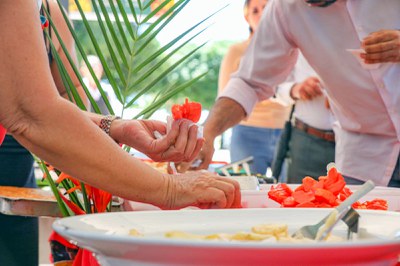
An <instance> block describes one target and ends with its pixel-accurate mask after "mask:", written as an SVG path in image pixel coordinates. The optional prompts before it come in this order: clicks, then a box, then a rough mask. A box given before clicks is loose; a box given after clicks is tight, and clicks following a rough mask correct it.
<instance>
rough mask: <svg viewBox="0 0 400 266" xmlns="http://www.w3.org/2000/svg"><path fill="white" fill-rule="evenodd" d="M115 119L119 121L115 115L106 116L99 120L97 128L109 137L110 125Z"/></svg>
mask: <svg viewBox="0 0 400 266" xmlns="http://www.w3.org/2000/svg"><path fill="white" fill-rule="evenodd" d="M116 119H121V117H119V116H115V115H107V116H105V117H103V118H102V119H101V120H100V125H99V127H100V128H101V130H103V131H104V132H106V134H107V135H109V136H110V128H111V123H112V122H113V121H114V120H116Z"/></svg>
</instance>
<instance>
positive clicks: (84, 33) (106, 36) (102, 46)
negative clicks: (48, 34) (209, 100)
mask: <svg viewBox="0 0 400 266" xmlns="http://www.w3.org/2000/svg"><path fill="white" fill-rule="evenodd" d="M57 2H58V4H59V6H60V7H61V3H60V0H57ZM153 2H154V0H147V1H139V0H137V1H133V0H125V1H113V0H112V1H109V0H93V1H92V7H93V10H94V12H95V14H96V18H97V20H96V21H89V20H88V19H87V17H86V14H85V13H84V12H83V10H82V8H81V6H80V3H79V1H78V0H75V3H76V5H77V7H78V10H79V13H80V15H81V17H82V24H81V25H78V24H76V25H75V27H76V29H73V27H72V25H71V23H70V21H69V19H68V16H67V14H66V13H65V12H64V14H63V15H64V18H65V21H66V23H67V24H68V26H69V28H70V31H71V33H72V35H73V37H74V40H75V43H76V46H77V51H78V52H79V53H78V55H79V57H80V58H82V60H83V61H84V62H85V64H86V65H87V66H88V68H89V71H90V72H91V75H92V76H93V79H94V81H95V83H96V85H97V87H98V88H99V91H100V92H101V95H102V97H103V99H104V101H105V103H106V105H107V107H108V109H109V111H110V113H112V114H113V113H114V111H113V110H112V107H111V105H110V103H109V101H108V99H107V96H106V94H105V92H104V90H103V88H102V87H101V84H100V82H99V80H98V78H97V77H96V76H95V74H94V71H93V69H92V68H91V66H90V64H89V62H88V60H87V55H88V53H90V54H95V55H97V56H98V57H99V59H100V61H101V63H102V65H103V68H104V72H105V76H106V79H107V80H108V81H109V83H110V85H111V87H112V88H113V90H114V92H115V94H116V97H117V98H118V100H119V101H120V102H121V103H122V105H123V107H124V108H130V107H133V106H135V104H137V102H138V100H139V99H140V98H141V97H142V96H145V95H153V100H152V102H151V103H150V105H151V106H145V107H144V108H143V110H148V113H145V112H142V113H141V116H140V117H148V116H149V115H151V113H152V112H154V110H155V109H154V107H157V108H160V107H162V106H163V105H164V104H165V102H167V101H168V100H169V99H170V98H171V97H173V96H174V95H176V94H177V93H179V92H182V91H184V90H185V89H187V88H188V87H189V86H192V84H193V82H191V81H193V80H198V79H199V77H202V76H204V75H203V74H204V72H200V71H196V73H195V74H194V75H193V74H191V77H190V78H191V80H188V79H185V80H177V82H174V83H171V82H170V81H169V80H168V79H167V78H168V76H169V75H171V73H173V72H174V71H176V69H177V68H179V67H180V66H181V65H183V64H184V63H185V64H186V62H187V60H188V59H189V58H190V57H191V56H193V55H194V54H195V53H196V51H197V50H198V49H199V48H200V47H201V46H200V47H192V49H188V48H187V47H188V44H190V42H191V40H192V39H193V38H195V37H197V36H198V35H199V34H201V33H202V31H203V30H204V29H202V28H201V25H202V23H203V22H204V21H206V20H207V19H209V18H210V17H211V16H213V15H214V14H212V15H210V16H209V17H207V18H205V19H204V20H202V21H200V22H198V23H196V24H194V25H189V26H188V29H187V30H186V31H185V32H183V33H182V34H180V35H179V36H177V37H174V38H173V39H171V40H170V42H168V43H166V44H163V45H160V44H159V43H158V42H157V39H156V37H157V35H158V33H159V32H161V31H162V30H163V29H164V28H165V27H166V26H167V25H168V24H169V23H170V22H171V21H172V20H173V19H174V17H175V16H176V15H177V14H179V12H181V11H182V10H183V8H184V7H185V6H186V5H187V4H188V3H189V2H190V0H177V1H172V0H164V1H162V2H161V4H160V5H159V7H157V8H155V9H154V10H152V11H151V10H150V12H149V6H150V5H151V4H152V3H153ZM171 3H173V5H171V6H170V7H169V8H168V9H167V10H166V12H165V13H163V14H161V15H157V14H158V13H159V11H160V10H161V9H163V8H164V7H166V6H167V5H169V4H171ZM130 16H131V17H132V18H133V19H129V18H130ZM50 25H51V27H53V28H54V24H53V23H52V21H51V19H50ZM77 32H79V35H78V34H77ZM55 33H56V29H55ZM56 35H57V33H56ZM59 41H60V43H61V45H62V46H63V42H62V39H61V38H59ZM88 43H89V44H90V45H87V44H88ZM63 50H64V52H65V53H66V54H68V51H66V50H65V49H63ZM54 57H55V60H56V61H57V62H58V65H59V68H60V72H61V74H62V78H63V81H64V84H65V85H66V88H67V91H68V93H69V95H70V97H71V99H72V98H73V99H74V100H75V101H76V102H77V103H79V99H78V98H79V95H78V94H77V92H76V88H74V86H72V82H71V78H70V77H69V75H68V73H66V71H65V67H64V66H63V65H62V62H61V61H60V60H59V58H58V57H57V55H55V56H54ZM70 62H72V60H70ZM71 64H73V63H71ZM74 70H75V75H77V76H78V78H80V81H81V84H82V86H83V88H84V90H85V91H86V93H87V96H88V98H89V101H90V102H91V105H92V106H94V111H95V112H99V108H98V107H97V105H96V103H95V102H94V100H93V98H92V97H91V95H90V94H89V92H88V89H87V88H86V85H85V84H84V83H83V81H82V78H81V77H80V73H79V71H78V70H77V68H76V66H75V68H74ZM166 96H168V97H166ZM80 102H81V101H80ZM78 106H79V107H81V108H82V109H84V106H82V104H78ZM136 118H138V117H136Z"/></svg>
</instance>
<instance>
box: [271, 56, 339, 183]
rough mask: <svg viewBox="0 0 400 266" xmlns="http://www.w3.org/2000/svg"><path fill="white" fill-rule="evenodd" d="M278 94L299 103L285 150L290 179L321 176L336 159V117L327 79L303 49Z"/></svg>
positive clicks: (296, 180) (278, 88)
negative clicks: (317, 69) (325, 86)
mask: <svg viewBox="0 0 400 266" xmlns="http://www.w3.org/2000/svg"><path fill="white" fill-rule="evenodd" d="M275 95H276V97H277V98H278V99H279V100H281V101H283V102H285V103H287V104H295V108H294V112H293V119H292V121H291V123H292V129H291V132H290V137H289V142H288V144H289V145H288V148H289V149H288V151H287V154H285V155H286V156H285V157H286V160H285V162H286V163H285V164H284V165H285V166H286V167H287V171H286V173H287V183H301V182H302V179H303V178H304V177H305V176H311V177H313V178H315V179H318V177H319V176H322V175H326V166H327V164H328V163H330V162H334V161H335V134H334V132H333V129H332V127H333V123H334V121H335V118H334V116H333V113H332V111H331V110H330V108H329V104H328V103H329V102H328V98H327V96H326V94H325V93H324V86H323V82H322V81H321V80H320V78H319V77H318V75H317V73H315V71H314V70H313V69H312V68H311V66H310V65H309V64H308V62H307V60H306V59H305V58H304V56H303V55H302V54H301V53H300V54H299V57H298V59H297V62H296V65H295V67H294V69H293V71H292V73H291V74H290V76H289V78H288V79H287V80H286V82H284V83H282V84H280V85H279V86H278V87H277V90H276V94H275ZM277 157H279V156H277ZM276 159H277V158H276ZM274 163H281V164H282V163H283V161H281V162H274ZM273 169H276V167H273ZM277 174H278V176H279V173H277ZM273 175H274V176H276V173H274V172H273Z"/></svg>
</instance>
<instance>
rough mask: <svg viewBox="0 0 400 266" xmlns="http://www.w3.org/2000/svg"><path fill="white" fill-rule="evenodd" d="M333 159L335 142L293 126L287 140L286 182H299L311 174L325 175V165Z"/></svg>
mask: <svg viewBox="0 0 400 266" xmlns="http://www.w3.org/2000/svg"><path fill="white" fill-rule="evenodd" d="M334 161H335V143H334V142H330V141H326V140H323V139H321V138H318V137H315V136H312V135H309V134H307V133H306V132H304V131H301V130H299V129H297V128H295V127H293V128H292V134H291V137H290V142H289V152H288V158H287V159H286V162H287V167H288V170H287V176H288V179H287V182H288V183H301V182H302V180H303V178H304V177H306V176H311V177H313V178H315V179H317V178H318V177H319V176H322V175H326V165H327V164H328V163H330V162H334Z"/></svg>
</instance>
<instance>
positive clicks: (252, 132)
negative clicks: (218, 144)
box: [230, 125, 282, 175]
mask: <svg viewBox="0 0 400 266" xmlns="http://www.w3.org/2000/svg"><path fill="white" fill-rule="evenodd" d="M281 132H282V130H281V129H274V128H261V127H250V126H242V125H237V126H235V127H233V128H232V137H231V144H230V155H231V161H232V162H235V161H239V160H242V159H244V158H246V157H249V156H253V157H254V160H253V162H251V163H250V164H249V166H250V170H251V172H252V173H253V174H262V175H265V173H266V171H267V168H268V167H271V165H272V161H273V159H274V153H275V147H276V144H277V142H278V140H279V137H280V135H281Z"/></svg>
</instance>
